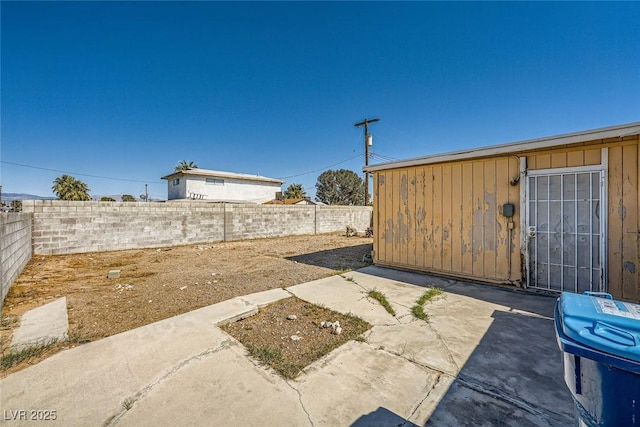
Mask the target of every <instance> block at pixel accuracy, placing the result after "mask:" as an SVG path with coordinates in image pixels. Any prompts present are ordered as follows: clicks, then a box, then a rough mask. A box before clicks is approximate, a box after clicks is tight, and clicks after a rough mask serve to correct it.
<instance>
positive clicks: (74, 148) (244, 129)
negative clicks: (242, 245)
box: [0, 1, 640, 198]
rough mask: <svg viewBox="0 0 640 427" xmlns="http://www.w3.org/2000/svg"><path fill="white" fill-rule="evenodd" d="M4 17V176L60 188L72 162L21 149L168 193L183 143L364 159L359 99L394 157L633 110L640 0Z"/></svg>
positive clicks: (113, 189) (204, 152) (246, 159)
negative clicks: (59, 180) (168, 182)
mask: <svg viewBox="0 0 640 427" xmlns="http://www.w3.org/2000/svg"><path fill="white" fill-rule="evenodd" d="M1 19H2V22H1V24H2V27H1V31H2V33H1V36H2V39H1V48H2V51H1V83H2V87H1V113H2V117H1V120H2V122H1V144H2V145H1V147H0V148H1V152H0V153H1V161H2V163H0V167H1V170H0V174H1V184H2V185H3V191H4V192H25V193H32V194H37V195H42V196H51V195H52V193H51V189H50V188H51V183H52V181H53V179H54V178H55V177H56V176H59V175H60V174H61V173H59V172H54V171H47V170H42V169H35V168H29V167H24V166H16V165H14V164H12V163H19V164H23V165H29V166H33V167H37V168H47V169H55V170H58V171H64V172H69V173H71V174H72V175H74V176H76V177H77V178H79V179H81V180H82V181H84V182H86V183H87V184H88V185H89V187H90V188H91V193H92V194H120V193H129V194H133V195H135V196H138V195H139V194H141V193H143V192H144V183H148V184H149V193H150V194H151V195H152V196H154V197H159V198H166V192H167V190H166V182H165V181H162V180H160V177H161V176H163V175H165V174H168V173H170V172H171V171H172V170H173V167H174V165H175V164H176V163H177V162H178V161H180V160H188V161H189V160H191V161H194V162H196V163H197V164H198V165H199V166H200V167H202V168H207V169H218V170H225V171H232V172H241V173H251V174H260V175H265V176H269V177H276V178H278V177H290V176H293V175H300V174H304V175H300V176H295V177H291V178H286V183H285V185H284V186H283V188H286V186H287V185H288V184H289V183H301V184H303V186H304V187H305V188H306V189H307V191H308V192H309V193H311V195H313V194H314V193H315V188H314V186H315V182H316V179H317V177H318V175H319V174H320V173H321V172H322V170H325V169H327V167H331V168H333V169H337V168H347V169H351V170H354V171H356V172H358V173H360V172H361V169H362V165H363V163H364V160H363V150H364V148H363V131H362V129H356V128H355V127H354V126H353V125H354V123H356V122H358V121H360V120H362V119H364V118H371V117H379V118H380V119H381V121H380V122H379V123H376V124H374V125H372V126H371V128H370V130H371V133H373V135H374V146H373V152H374V153H376V154H378V155H382V156H386V157H391V158H395V159H403V158H409V157H417V156H423V155H428V154H434V153H441V152H447V151H452V150H457V149H462V148H467V147H479V146H484V145H494V144H500V143H507V142H514V141H519V140H523V139H529V138H537V137H543V136H550V135H556V134H560V133H566V132H573V131H580V130H585V129H591V128H597V127H603V126H609V125H616V124H622V123H628V122H634V121H639V120H640V31H638V22H640V3H638V2H628V3H610V2H606V3H574V2H569V3H485V2H481V3H364V2H358V3H342V2H340V3H291V2H286V3H268V2H257V3H253V2H252V3H219V2H193V3H172V2H87V3H81V2H60V3H57V2H43V3H36V2H17V3H12V2H5V1H3V2H2V3H1ZM379 159H380V157H376V158H374V159H373V161H372V162H377V161H379ZM341 162H342V163H341ZM338 163H340V164H338ZM311 171H314V172H313V173H308V174H305V173H307V172H311ZM81 174H85V175H95V176H104V177H113V178H121V179H126V180H131V181H118V180H112V179H101V178H94V177H89V176H84V175H81ZM132 181H139V182H132Z"/></svg>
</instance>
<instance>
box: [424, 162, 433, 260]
mask: <svg viewBox="0 0 640 427" xmlns="http://www.w3.org/2000/svg"><path fill="white" fill-rule="evenodd" d="M424 173H425V175H424V194H425V197H424V211H425V212H426V214H427V217H426V224H425V227H426V230H425V239H426V245H425V250H424V254H423V257H424V266H425V268H433V167H432V166H426V167H425V168H424Z"/></svg>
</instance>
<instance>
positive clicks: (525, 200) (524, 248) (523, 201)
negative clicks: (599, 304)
mask: <svg viewBox="0 0 640 427" xmlns="http://www.w3.org/2000/svg"><path fill="white" fill-rule="evenodd" d="M600 151H601V159H600V164H599V165H590V166H576V167H566V168H549V169H536V170H528V169H527V158H526V157H524V156H523V157H520V212H521V215H520V252H521V254H522V255H523V258H524V264H525V265H524V269H523V272H524V274H525V277H524V278H523V280H522V284H523V287H525V288H527V287H529V278H530V277H531V275H530V271H529V268H530V265H531V263H530V256H531V254H530V253H529V244H528V243H529V237H528V229H527V225H528V222H529V194H528V191H529V189H528V179H527V177H529V176H537V175H552V174H561V173H581V172H602V178H601V179H600V197H601V208H600V210H601V212H600V236H601V239H600V267H601V285H602V288H603V290H604V291H606V289H608V283H607V276H608V272H607V249H608V245H607V235H608V229H607V224H608V218H607V213H608V198H607V178H608V169H609V167H608V166H609V162H608V159H609V153H608V149H607V148H606V147H605V148H602V149H601V150H600Z"/></svg>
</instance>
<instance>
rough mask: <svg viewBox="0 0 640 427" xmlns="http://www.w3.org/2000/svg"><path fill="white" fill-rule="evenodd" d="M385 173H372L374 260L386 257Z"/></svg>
mask: <svg viewBox="0 0 640 427" xmlns="http://www.w3.org/2000/svg"><path fill="white" fill-rule="evenodd" d="M384 181H385V173H384V172H380V173H375V174H373V185H374V188H375V191H374V195H373V197H374V199H373V240H374V243H373V246H374V254H375V261H376V262H377V261H379V260H384V259H386V245H385V244H384V237H385V233H386V231H385V229H384V223H383V221H384V219H385V202H386V200H387V199H386V188H385V182H384Z"/></svg>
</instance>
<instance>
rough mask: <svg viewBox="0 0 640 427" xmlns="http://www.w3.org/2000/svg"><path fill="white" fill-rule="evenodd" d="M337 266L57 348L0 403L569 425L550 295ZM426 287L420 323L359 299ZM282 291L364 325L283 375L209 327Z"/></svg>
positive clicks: (281, 417)
mask: <svg viewBox="0 0 640 427" xmlns="http://www.w3.org/2000/svg"><path fill="white" fill-rule="evenodd" d="M345 277H346V278H345ZM345 277H341V276H333V277H329V278H326V279H322V280H318V281H314V282H309V283H305V284H302V285H297V286H293V287H291V288H288V289H287V291H284V290H274V291H269V292H265V293H260V294H256V295H249V296H244V297H238V298H234V299H232V300H229V301H225V302H223V303H220V304H215V305H213V306H209V307H205V308H202V309H199V310H196V311H193V312H191V313H186V314H183V315H180V316H176V317H174V318H171V319H166V320H163V321H160V322H157V323H154V324H151V325H147V326H144V327H142V328H138V329H135V330H132V331H129V332H125V333H123V334H119V335H115V336H112V337H109V338H106V339H103V340H100V341H97V342H94V343H90V344H87V345H84V346H81V347H77V348H74V349H70V350H67V351H64V352H61V353H58V354H56V355H55V356H53V357H51V358H49V359H47V360H44V361H43V362H41V363H39V364H37V365H34V366H32V367H30V368H27V369H25V370H23V371H20V372H17V373H14V374H11V375H9V376H8V377H6V378H3V379H1V380H0V390H1V391H2V393H1V394H0V406H2V408H3V409H5V411H13V410H20V409H25V408H26V409H30V408H42V409H50V410H56V411H57V420H56V421H50V422H48V425H61V426H62V425H64V426H67V425H109V426H115V425H125V426H134V425H135V426H137V425H157V424H169V425H193V426H209V425H228V424H231V425H255V424H260V425H264V426H280V425H301V426H305V425H314V426H325V425H326V426H334V425H351V426H389V425H393V426H395V425H403V426H405V427H412V426H424V425H434V426H459V425H468V426H472V425H473V426H475V425H486V426H489V425H513V426H553V427H556V426H561V425H571V424H572V423H573V402H572V399H571V396H570V394H569V391H568V390H567V388H566V386H565V384H564V378H563V377H564V375H563V368H562V361H561V354H560V351H559V350H558V348H557V345H556V343H555V337H554V325H553V318H552V314H553V306H554V303H555V299H554V298H551V297H545V296H538V295H532V294H528V293H523V292H514V291H510V290H505V289H501V288H496V287H491V286H486V285H476V284H472V283H466V282H460V281H455V280H451V279H438V278H434V277H431V276H427V275H422V274H416V273H406V272H396V271H395V270H388V269H381V268H378V267H368V268H366V269H363V270H360V271H358V272H353V273H348V274H346V275H345ZM348 278H352V280H347V279H348ZM428 286H436V287H440V288H443V289H444V291H445V293H444V294H443V295H442V296H441V297H438V298H436V299H435V300H434V301H431V302H427V303H426V304H425V306H424V308H425V311H426V312H427V313H428V314H429V321H428V322H425V321H422V320H417V319H413V318H410V317H408V316H405V317H403V318H401V319H398V318H395V317H393V316H390V315H389V314H388V313H387V312H386V311H385V310H384V308H383V307H382V306H380V304H379V303H378V302H377V301H374V300H371V299H370V298H367V296H366V290H367V289H373V288H374V287H375V288H377V289H379V290H381V291H382V292H384V293H385V294H386V295H387V298H388V299H390V301H391V303H392V304H394V305H395V306H397V307H405V308H406V307H408V306H409V304H410V303H411V304H412V303H413V301H412V300H413V299H414V298H417V297H419V296H420V295H422V293H423V292H424V291H425V290H426V288H427V287H428ZM289 294H294V295H296V296H298V297H300V298H302V299H304V300H307V301H310V302H313V303H317V304H322V305H324V306H325V307H327V308H330V309H333V310H336V311H340V312H344V313H353V314H355V315H358V316H360V317H362V318H363V319H365V320H367V321H369V322H371V323H372V324H373V325H374V327H373V329H372V330H371V331H370V332H368V333H366V334H365V339H364V340H363V342H356V341H350V342H348V343H347V344H345V345H343V346H342V347H340V348H338V349H336V350H334V351H333V352H331V353H330V354H328V355H327V356H325V357H324V358H322V359H320V360H318V361H316V362H315V363H314V364H312V365H311V366H309V367H307V368H306V369H305V370H304V371H303V372H302V373H301V374H300V375H299V376H298V377H297V378H296V379H295V380H292V381H285V380H283V379H282V378H280V377H279V376H277V375H276V374H275V373H273V372H272V371H271V370H269V369H267V368H264V367H262V366H259V365H258V364H257V363H256V362H255V361H253V360H252V359H250V358H248V356H247V355H246V352H245V351H244V348H243V347H242V346H241V345H240V344H239V343H238V342H237V341H235V340H234V339H233V338H232V337H230V336H229V335H227V334H225V333H224V332H222V331H221V330H220V329H219V328H218V327H217V325H220V324H223V323H225V322H228V321H232V320H233V319H240V318H243V317H247V316H250V315H252V314H253V313H255V312H256V311H257V310H258V305H262V304H267V303H268V302H269V301H275V300H278V299H281V298H284V297H286V296H287V295H289ZM12 413H14V412H9V414H12ZM0 422H7V425H11V426H19V425H32V424H33V423H31V422H29V421H14V420H11V421H6V420H5V421H2V420H0ZM9 423H10V424H9Z"/></svg>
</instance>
